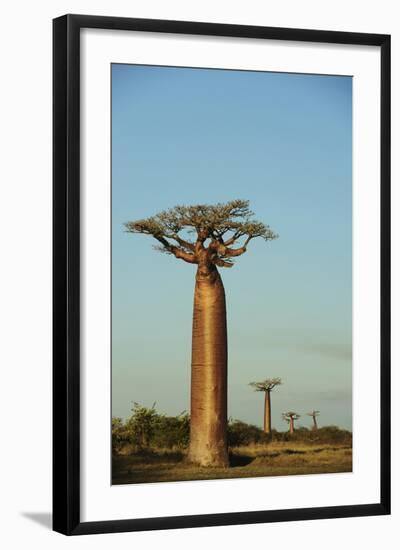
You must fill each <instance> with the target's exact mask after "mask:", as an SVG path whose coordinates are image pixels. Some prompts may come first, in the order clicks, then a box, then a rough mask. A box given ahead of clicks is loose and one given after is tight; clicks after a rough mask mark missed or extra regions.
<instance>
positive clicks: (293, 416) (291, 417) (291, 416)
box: [282, 411, 300, 434]
mask: <svg viewBox="0 0 400 550" xmlns="http://www.w3.org/2000/svg"><path fill="white" fill-rule="evenodd" d="M282 418H283V420H286V422H287V423H288V424H289V432H290V433H291V434H292V433H293V432H294V421H295V420H298V419H299V418H300V415H299V414H297V413H295V412H293V411H288V412H285V413H282Z"/></svg>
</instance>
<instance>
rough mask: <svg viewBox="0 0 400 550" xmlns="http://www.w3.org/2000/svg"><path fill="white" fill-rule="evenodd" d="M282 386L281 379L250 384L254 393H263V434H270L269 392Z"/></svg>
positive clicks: (268, 379)
mask: <svg viewBox="0 0 400 550" xmlns="http://www.w3.org/2000/svg"><path fill="white" fill-rule="evenodd" d="M281 384H282V380H281V378H267V379H266V380H263V381H262V382H250V384H249V386H251V387H252V388H254V390H255V391H262V392H264V432H265V433H267V434H270V433H271V430H272V427H271V391H272V390H273V389H274V388H275V387H276V386H280V385H281Z"/></svg>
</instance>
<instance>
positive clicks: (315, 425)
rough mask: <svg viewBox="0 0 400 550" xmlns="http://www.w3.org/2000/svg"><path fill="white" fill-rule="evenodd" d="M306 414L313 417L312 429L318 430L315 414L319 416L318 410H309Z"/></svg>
mask: <svg viewBox="0 0 400 550" xmlns="http://www.w3.org/2000/svg"><path fill="white" fill-rule="evenodd" d="M307 415H308V416H311V417H312V419H313V427H312V429H313V431H316V430H318V424H317V416H319V411H311V412H309V413H307Z"/></svg>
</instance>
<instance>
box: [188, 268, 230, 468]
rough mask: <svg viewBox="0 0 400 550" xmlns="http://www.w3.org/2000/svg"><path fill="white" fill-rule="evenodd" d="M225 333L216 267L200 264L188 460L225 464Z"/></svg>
mask: <svg viewBox="0 0 400 550" xmlns="http://www.w3.org/2000/svg"><path fill="white" fill-rule="evenodd" d="M226 429H227V332H226V306H225V292H224V287H223V284H222V281H221V278H220V276H219V273H218V270H217V268H216V267H215V266H209V265H208V266H202V265H199V267H198V270H197V275H196V287H195V294H194V309H193V332H192V381H191V412H190V449H189V460H190V461H191V462H194V463H196V464H199V465H201V466H218V467H226V466H228V448H227V434H226Z"/></svg>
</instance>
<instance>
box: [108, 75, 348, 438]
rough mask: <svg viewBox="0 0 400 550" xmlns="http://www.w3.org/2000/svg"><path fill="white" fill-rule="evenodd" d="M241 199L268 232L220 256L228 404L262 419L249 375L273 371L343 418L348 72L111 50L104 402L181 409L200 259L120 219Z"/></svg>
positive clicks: (324, 417)
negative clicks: (159, 243)
mask: <svg viewBox="0 0 400 550" xmlns="http://www.w3.org/2000/svg"><path fill="white" fill-rule="evenodd" d="M236 198H243V199H248V200H250V205H251V207H252V210H253V211H254V213H255V217H256V218H257V219H258V220H260V221H262V222H264V223H267V224H269V225H270V226H271V228H272V229H273V230H274V231H275V232H277V233H278V234H279V239H277V240H275V241H272V242H269V243H265V242H264V241H260V240H257V239H255V240H254V241H252V242H251V243H250V245H249V248H248V252H247V253H246V254H245V255H243V256H241V257H240V258H238V260H237V262H236V265H235V266H234V267H233V268H232V269H229V270H228V269H222V270H221V275H222V278H223V281H224V285H225V291H226V295H227V318H228V345H229V367H228V415H229V416H231V417H233V418H239V419H241V420H244V421H246V422H251V423H255V424H258V425H261V423H262V406H263V403H262V395H261V394H260V393H254V392H253V391H252V390H251V388H249V386H248V383H249V382H251V381H258V380H262V379H264V378H267V377H276V376H280V377H281V378H282V380H283V385H282V386H281V387H280V388H277V389H276V391H274V393H273V396H272V406H273V409H272V417H273V418H272V424H273V426H275V427H276V428H277V429H286V424H285V423H283V421H282V420H281V418H280V417H281V412H283V411H285V410H295V411H297V412H299V413H300V414H302V415H303V416H302V417H301V419H300V421H299V424H302V425H306V426H309V425H310V419H309V417H307V416H305V413H306V412H307V411H308V410H310V409H318V410H320V411H321V415H320V423H321V425H323V424H325V425H328V424H336V425H340V426H343V427H346V428H350V429H351V353H352V333H351V322H352V319H351V311H352V290H351V284H352V273H351V263H352V249H351V244H352V80H351V77H343V76H340V77H337V76H318V75H297V74H285V73H267V72H251V71H227V70H212V69H190V68H171V67H147V66H136V65H113V66H112V246H113V249H112V383H113V391H112V409H113V415H115V416H122V417H126V416H128V415H129V414H130V408H131V406H132V402H133V401H139V402H140V403H142V404H144V405H147V406H150V405H152V403H153V402H154V401H156V403H157V405H156V406H157V409H159V410H160V411H161V412H164V413H166V414H171V415H172V414H178V413H180V412H181V411H183V410H189V409H190V403H189V391H190V353H191V320H192V304H193V290H194V278H195V266H193V265H189V264H186V263H184V262H182V261H179V260H176V259H175V258H173V257H172V256H166V255H164V254H160V253H158V252H156V251H155V250H154V249H153V248H152V247H153V244H155V242H153V240H152V238H151V237H148V236H145V235H132V234H128V233H125V232H124V230H123V223H124V222H126V221H129V220H135V219H138V218H143V217H148V216H151V215H153V214H155V213H157V212H159V211H160V210H164V209H167V208H169V207H173V206H175V205H177V204H197V203H215V202H225V201H228V200H232V199H236Z"/></svg>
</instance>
